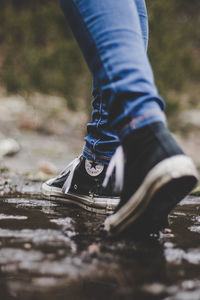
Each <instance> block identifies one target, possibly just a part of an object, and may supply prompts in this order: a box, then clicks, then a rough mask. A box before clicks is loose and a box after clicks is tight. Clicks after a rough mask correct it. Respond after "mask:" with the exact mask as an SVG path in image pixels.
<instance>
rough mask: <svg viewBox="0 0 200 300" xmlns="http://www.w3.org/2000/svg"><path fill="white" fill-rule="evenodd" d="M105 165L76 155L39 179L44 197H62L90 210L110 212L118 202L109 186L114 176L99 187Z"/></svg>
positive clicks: (68, 201)
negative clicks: (54, 172)
mask: <svg viewBox="0 0 200 300" xmlns="http://www.w3.org/2000/svg"><path fill="white" fill-rule="evenodd" d="M106 169H107V166H106V165H102V164H99V163H96V162H94V161H89V160H87V159H85V158H84V157H83V156H80V157H78V158H76V159H75V160H73V161H72V162H71V163H70V164H69V165H68V166H67V167H66V169H65V170H64V171H63V172H62V173H61V174H60V175H59V176H58V177H56V178H52V179H50V180H48V181H46V182H45V183H43V185H42V194H43V196H44V198H45V199H49V200H62V201H65V202H66V203H71V204H75V205H78V206H80V207H82V208H84V209H86V210H88V211H91V212H95V213H100V214H111V213H113V211H114V209H115V208H116V206H117V205H118V203H119V193H115V192H113V190H112V188H111V186H112V185H111V181H112V180H113V178H114V177H113V178H112V179H111V180H110V181H109V184H108V185H107V187H106V188H102V182H103V179H104V177H105V172H106Z"/></svg>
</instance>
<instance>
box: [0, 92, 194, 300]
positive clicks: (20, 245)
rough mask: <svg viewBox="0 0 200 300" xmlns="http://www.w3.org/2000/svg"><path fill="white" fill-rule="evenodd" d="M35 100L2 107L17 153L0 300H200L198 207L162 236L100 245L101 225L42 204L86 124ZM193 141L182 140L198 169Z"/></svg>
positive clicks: (2, 187) (11, 161)
mask: <svg viewBox="0 0 200 300" xmlns="http://www.w3.org/2000/svg"><path fill="white" fill-rule="evenodd" d="M35 97H36V98H34V101H33V100H32V99H29V101H24V99H22V98H20V97H11V98H9V99H3V98H2V99H1V105H0V115H1V120H0V126H1V127H0V132H1V139H7V138H8V137H9V138H13V139H14V140H15V141H16V142H17V143H18V144H19V146H20V149H19V151H18V152H17V153H15V154H14V155H13V156H12V157H7V156H3V157H2V158H1V163H0V168H1V175H0V177H1V178H0V202H1V209H0V299H5V300H7V299H20V300H29V299H31V300H35V299H36V300H40V299H41V300H45V299H48V300H54V299H78V300H79V299H80V300H82V299H95V300H96V299H166V300H168V299H171V300H172V299H178V300H179V299H180V300H185V299H187V300H191V299H192V300H196V299H200V242H199V241H200V198H199V197H198V196H191V195H190V196H188V197H187V198H185V199H184V200H183V201H182V202H181V203H180V204H179V205H178V206H177V207H176V209H175V210H174V211H173V212H172V213H171V214H170V216H169V222H170V229H167V230H166V231H165V232H160V234H158V235H151V236H148V237H145V238H144V237H143V236H139V237H137V238H136V237H134V236H129V237H126V238H120V239H115V240H111V239H108V238H105V237H103V236H102V235H101V234H100V231H99V226H100V224H102V222H103V220H104V218H105V217H104V216H101V215H95V214H91V213H89V212H86V211H83V210H80V209H79V208H75V207H69V206H67V205H66V204H64V203H61V202H53V201H52V202H50V201H47V200H44V199H42V196H41V194H40V186H41V183H42V181H43V180H46V179H47V178H49V177H52V176H53V175H54V174H56V173H57V172H59V170H60V169H62V168H63V167H64V166H65V165H66V164H67V163H68V162H70V160H72V159H73V158H74V157H75V156H76V155H78V154H79V153H80V151H81V149H82V146H83V136H84V133H83V130H82V124H85V123H86V120H87V117H86V116H85V115H84V114H83V113H75V114H74V115H73V114H72V113H70V112H69V111H68V110H67V109H66V108H65V105H64V103H63V101H62V100H61V99H56V101H55V99H54V98H51V99H48V100H47V99H46V100H45V101H48V109H47V105H46V104H45V102H43V100H44V99H43V97H41V96H38V95H37V96H35ZM71 114H72V115H71ZM66 116H67V118H66ZM193 135H194V134H193V132H189V133H188V132H187V136H188V137H189V138H187V139H185V138H184V135H181V134H179V135H178V138H179V139H180V140H181V142H182V144H183V146H184V147H185V150H187V152H190V153H194V154H195V155H193V158H194V160H195V161H196V162H197V164H198V163H199V161H198V159H199V158H198V155H197V154H198V148H195V147H198V143H197V141H196V139H195V140H194V139H193V140H192V136H193ZM190 138H191V139H190ZM188 144H189V145H190V147H189V146H188V147H187V145H188ZM191 145H192V146H191ZM186 148H187V149H186ZM191 155H192V154H191Z"/></svg>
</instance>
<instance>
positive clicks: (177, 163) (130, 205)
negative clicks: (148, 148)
mask: <svg viewBox="0 0 200 300" xmlns="http://www.w3.org/2000/svg"><path fill="white" fill-rule="evenodd" d="M186 176H189V177H190V176H191V178H194V179H195V178H196V180H198V173H197V170H196V168H195V166H194V164H193V162H192V160H191V159H190V158H189V157H187V156H185V155H176V156H173V157H170V158H167V159H165V160H163V161H161V162H160V163H158V164H157V165H156V166H155V167H154V168H153V169H152V170H151V171H150V172H149V173H148V174H147V176H146V177H145V179H144V181H143V183H142V184H141V186H140V187H139V188H138V190H137V191H136V192H135V193H134V194H133V195H132V197H131V198H130V199H129V200H128V201H127V202H126V203H125V204H124V205H123V206H122V207H121V208H120V209H119V210H118V211H117V212H116V213H115V214H113V215H112V216H109V217H107V218H106V220H105V222H104V230H105V231H107V233H108V234H109V235H117V234H119V233H120V232H122V231H123V230H124V229H125V228H126V227H128V226H129V225H130V224H133V223H134V222H135V221H136V220H137V219H138V218H139V217H140V216H141V215H142V213H143V212H144V211H145V209H146V207H147V206H148V204H149V203H150V201H151V200H152V199H153V197H154V195H155V194H156V193H157V192H158V191H159V190H160V189H161V188H162V187H164V186H165V185H166V184H168V183H170V182H171V181H172V180H173V179H181V178H183V177H186ZM192 188H193V187H191V189H192ZM161 201H162V199H161Z"/></svg>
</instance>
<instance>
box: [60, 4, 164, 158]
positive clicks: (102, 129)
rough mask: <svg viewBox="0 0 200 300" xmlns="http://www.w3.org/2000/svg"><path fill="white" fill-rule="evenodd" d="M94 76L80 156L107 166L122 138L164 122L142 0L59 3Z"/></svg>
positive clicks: (161, 101) (162, 105) (161, 100)
mask: <svg viewBox="0 0 200 300" xmlns="http://www.w3.org/2000/svg"><path fill="white" fill-rule="evenodd" d="M60 4H61V7H62V9H63V12H64V14H65V16H66V18H67V20H68V23H69V25H70V27H71V29H72V32H73V34H74V36H75V38H76V39H77V42H78V44H79V46H80V48H81V51H82V53H83V55H84V57H85V60H86V62H87V64H88V66H89V68H90V71H91V73H92V76H93V92H92V94H93V97H94V98H93V102H92V105H93V112H92V121H91V123H89V124H88V125H87V132H88V135H87V137H86V138H85V141H86V144H85V147H84V150H83V155H84V156H85V157H86V158H88V159H91V160H95V161H98V162H100V163H105V164H107V163H108V162H109V160H110V158H111V156H112V155H113V153H114V151H115V149H116V147H117V146H118V145H119V143H120V139H122V138H123V136H124V135H126V134H128V133H129V132H130V131H132V130H135V129H137V128H140V127H143V126H145V125H147V124H150V123H153V122H158V121H161V122H165V115H164V113H163V110H164V101H163V99H162V98H161V97H160V96H159V94H158V91H157V88H156V86H155V83H154V77H153V73H152V69H151V66H150V63H149V60H148V57H147V51H146V50H147V45H148V17H147V12H146V6H145V1H144V0H60Z"/></svg>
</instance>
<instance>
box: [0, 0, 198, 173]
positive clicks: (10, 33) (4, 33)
mask: <svg viewBox="0 0 200 300" xmlns="http://www.w3.org/2000/svg"><path fill="white" fill-rule="evenodd" d="M146 2H147V6H148V12H149V22H150V42H149V51H148V53H149V58H150V61H151V63H152V66H153V70H154V74H155V78H156V83H157V85H158V87H159V90H160V94H161V95H162V96H163V97H164V99H165V100H166V103H167V115H168V118H169V126H170V128H171V130H172V131H173V132H174V134H175V135H176V138H177V139H178V140H179V142H180V143H181V144H182V146H183V148H184V149H185V151H186V152H188V153H189V154H190V155H191V156H192V157H193V158H194V160H195V161H196V162H197V164H200V158H199V155H198V151H199V149H200V99H199V98H200V96H199V95H200V84H199V81H200V30H199V28H200V14H199V11H200V2H199V0H190V1H188V0H176V1H174V0H167V1H160V0H147V1H146ZM0 7H1V10H0V44H1V47H0V79H1V81H0V157H1V163H0V164H1V171H2V172H3V170H4V169H10V168H11V169H12V170H15V171H18V172H20V171H21V172H29V171H30V170H34V171H36V169H37V170H39V171H41V170H43V171H44V170H45V168H46V169H47V170H48V168H49V172H51V170H50V169H51V168H52V172H54V171H55V169H60V168H61V167H62V165H63V160H65V161H66V162H68V161H69V160H70V159H71V158H73V157H74V155H76V154H78V153H80V151H81V149H82V146H83V138H84V136H85V134H86V131H85V128H84V126H85V124H86V123H87V121H88V120H89V119H90V112H91V104H90V103H91V95H90V89H91V77H90V74H89V71H88V69H87V66H86V64H85V62H84V60H83V58H82V56H81V53H80V51H79V48H78V46H77V44H76V42H75V41H74V39H73V36H72V34H71V32H70V29H69V27H68V25H67V22H66V20H65V18H64V16H63V14H62V12H61V10H60V7H59V4H58V1H55V0H29V1H26V0H0ZM11 154H12V155H14V156H12V157H10V156H9V157H8V158H7V156H8V155H11ZM41 159H42V160H43V159H44V160H46V159H47V160H49V161H50V162H51V163H52V164H53V166H50V162H48V163H47V162H45V163H44V162H42V163H41V162H40V160H41ZM22 162H23V163H22Z"/></svg>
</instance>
